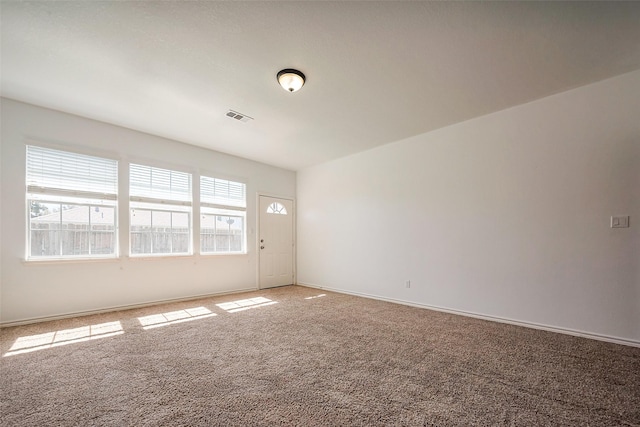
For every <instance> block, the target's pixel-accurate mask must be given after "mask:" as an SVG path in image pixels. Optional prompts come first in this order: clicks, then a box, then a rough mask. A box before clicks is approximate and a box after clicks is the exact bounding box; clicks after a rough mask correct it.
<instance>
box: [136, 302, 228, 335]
mask: <svg viewBox="0 0 640 427" xmlns="http://www.w3.org/2000/svg"><path fill="white" fill-rule="evenodd" d="M213 316H217V315H216V314H215V313H213V312H212V311H211V310H209V309H208V308H206V307H194V308H185V309H184V310H177V311H170V312H167V313H159V314H152V315H150V316H144V317H138V321H139V322H140V324H141V325H142V329H144V330H147V329H153V328H159V327H160V326H167V325H174V324H176V323H182V322H190V321H192V320H198V319H205V318H207V317H213Z"/></svg>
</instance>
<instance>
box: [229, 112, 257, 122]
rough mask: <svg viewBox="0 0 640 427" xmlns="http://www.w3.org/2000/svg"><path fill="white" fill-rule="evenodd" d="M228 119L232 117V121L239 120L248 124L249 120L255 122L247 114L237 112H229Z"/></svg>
mask: <svg viewBox="0 0 640 427" xmlns="http://www.w3.org/2000/svg"><path fill="white" fill-rule="evenodd" d="M227 117H231V118H232V119H236V120H239V121H241V122H243V123H246V122H248V121H249V120H253V117H249V116H247V115H246V114H242V113H238V112H237V111H233V110H229V111H227Z"/></svg>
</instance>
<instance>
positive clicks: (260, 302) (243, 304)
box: [216, 297, 278, 313]
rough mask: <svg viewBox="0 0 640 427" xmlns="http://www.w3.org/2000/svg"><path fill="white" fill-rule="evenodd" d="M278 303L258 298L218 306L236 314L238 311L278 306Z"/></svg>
mask: <svg viewBox="0 0 640 427" xmlns="http://www.w3.org/2000/svg"><path fill="white" fill-rule="evenodd" d="M277 303H278V302H277V301H271V300H270V299H268V298H264V297H256V298H249V299H241V300H237V301H231V302H225V303H222V304H216V305H217V306H218V307H220V308H221V309H223V310H225V311H227V312H228V313H236V312H238V311H244V310H249V309H252V308H258V307H264V306H267V305H272V304H277Z"/></svg>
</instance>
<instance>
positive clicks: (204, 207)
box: [198, 175, 248, 256]
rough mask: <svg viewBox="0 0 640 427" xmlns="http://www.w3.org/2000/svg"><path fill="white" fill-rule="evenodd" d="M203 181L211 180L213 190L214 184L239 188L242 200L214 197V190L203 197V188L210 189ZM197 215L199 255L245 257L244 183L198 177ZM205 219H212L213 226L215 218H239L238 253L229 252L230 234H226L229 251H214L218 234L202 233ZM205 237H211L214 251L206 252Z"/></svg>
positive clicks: (245, 186) (245, 193)
mask: <svg viewBox="0 0 640 427" xmlns="http://www.w3.org/2000/svg"><path fill="white" fill-rule="evenodd" d="M205 180H210V181H211V180H212V181H213V183H214V188H215V184H218V185H222V186H224V185H228V186H229V187H231V185H232V184H233V185H234V186H239V188H241V191H242V199H239V198H231V197H220V196H219V197H216V194H215V193H216V192H215V190H214V193H213V194H211V193H210V194H207V195H205V191H203V188H205V187H206V188H209V189H210V188H211V184H212V183H211V182H210V183H209V185H208V186H205V185H203V181H205ZM225 183H226V184H225ZM235 191H236V192H237V191H238V189H236V190H235ZM229 192H231V190H229ZM225 201H226V203H225ZM199 214H200V229H199V230H198V233H199V240H200V245H199V250H200V254H201V255H203V256H220V255H246V254H247V253H248V252H247V184H246V183H245V182H242V181H232V180H228V179H224V178H216V177H213V176H210V175H200V212H199ZM205 217H214V219H213V223H214V224H216V221H217V220H218V219H217V217H237V218H240V219H241V220H242V226H241V230H242V235H241V237H240V245H241V248H240V250H238V251H234V250H231V246H232V245H231V239H232V235H231V233H229V234H228V237H229V245H228V246H229V248H230V250H227V251H219V250H216V248H215V246H216V241H217V237H218V236H220V234H218V233H216V232H213V233H210V232H204V231H205V227H203V224H204V222H205ZM206 229H208V230H210V228H206ZM214 230H215V231H217V230H218V229H217V227H216V228H215V229H214ZM205 236H212V237H213V241H214V250H206V248H205V246H204V245H205Z"/></svg>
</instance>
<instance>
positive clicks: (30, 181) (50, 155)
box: [26, 145, 118, 200]
mask: <svg viewBox="0 0 640 427" xmlns="http://www.w3.org/2000/svg"><path fill="white" fill-rule="evenodd" d="M26 175H27V177H26V178H27V191H28V192H29V193H40V194H57V195H68V196H83V197H91V198H100V199H110V200H115V199H116V197H117V194H118V162H117V161H116V160H112V159H104V158H101V157H93V156H87V155H84V154H77V153H70V152H67V151H59V150H52V149H49V148H42V147H36V146H33V145H27V174H26Z"/></svg>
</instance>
